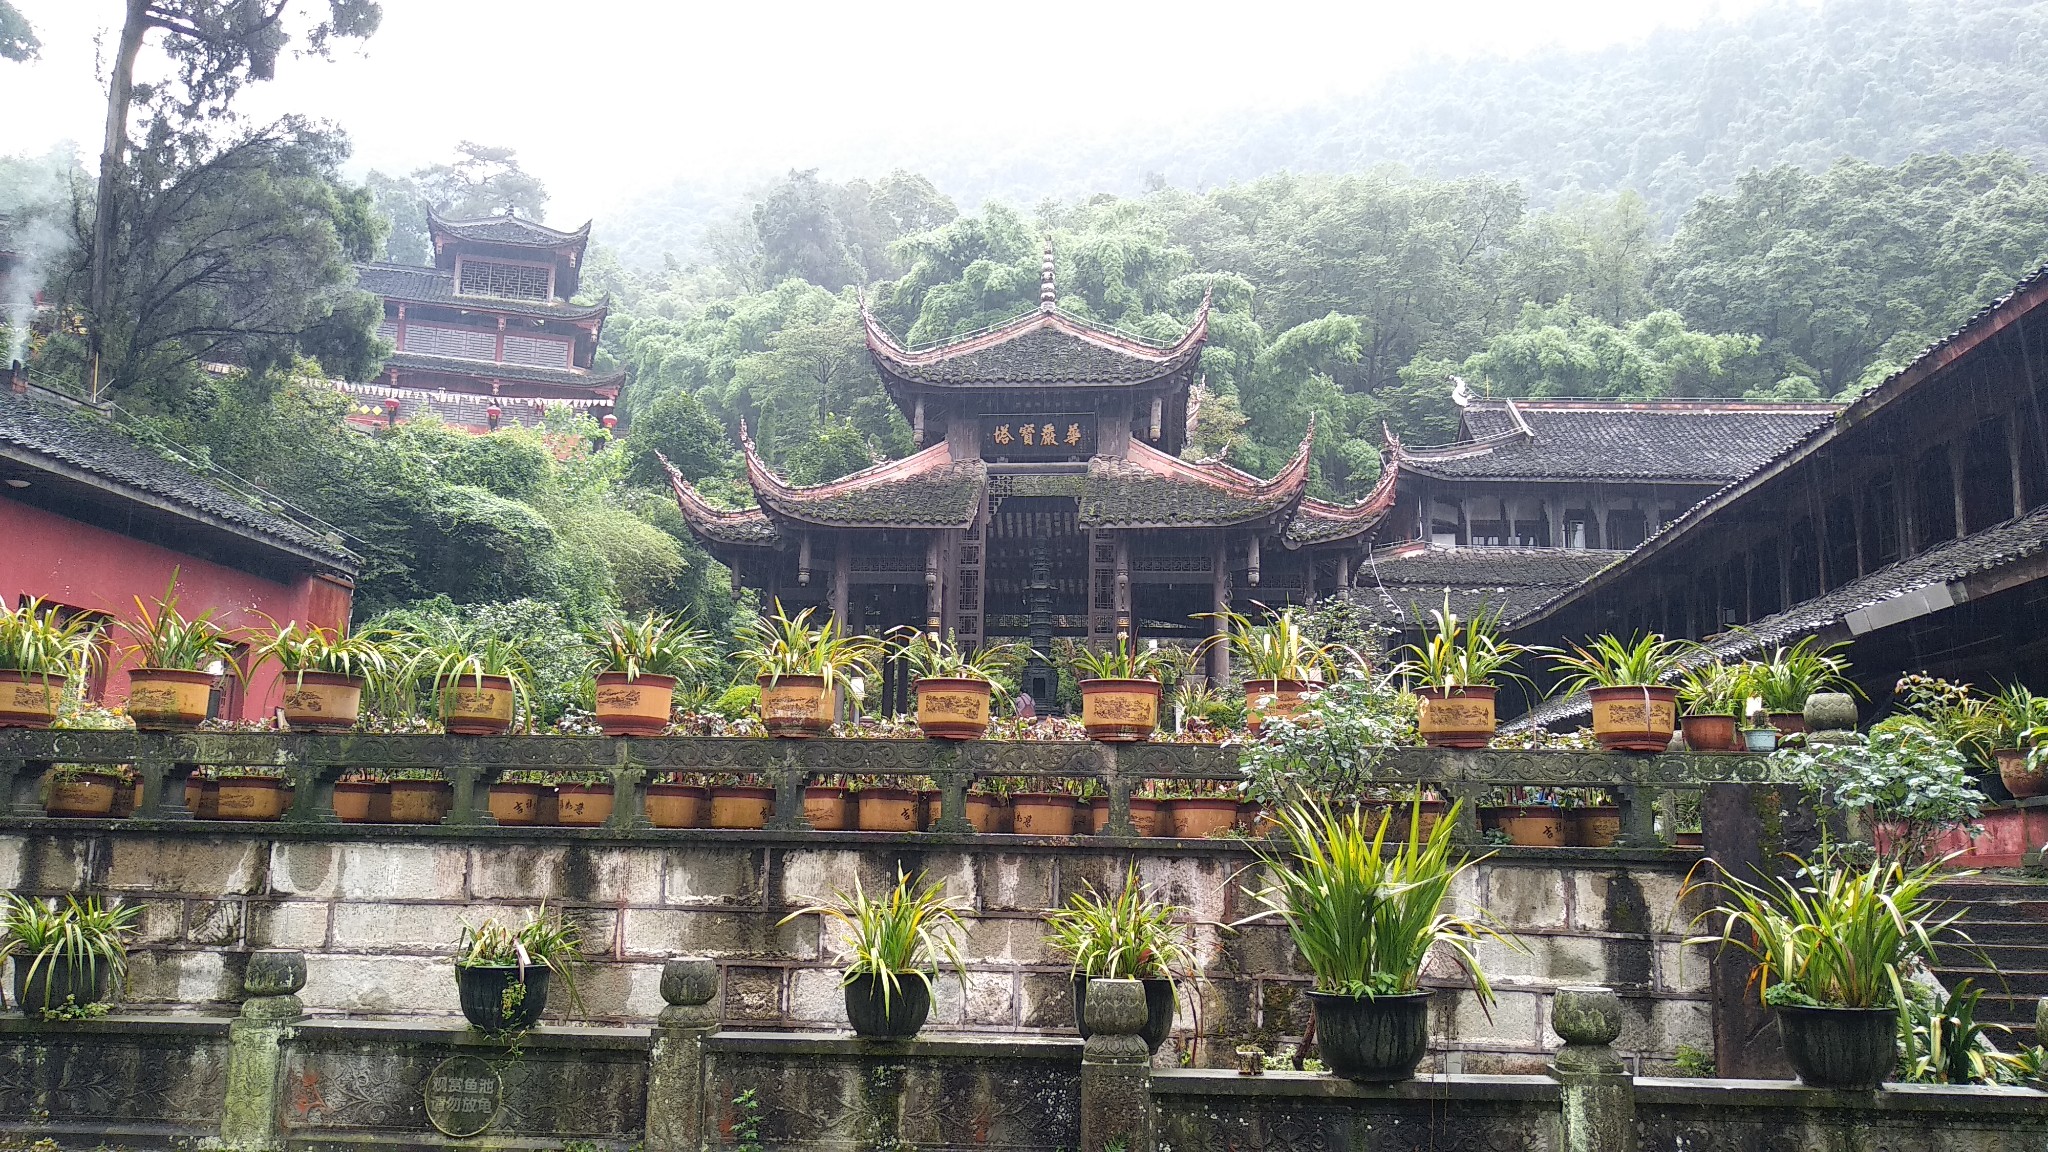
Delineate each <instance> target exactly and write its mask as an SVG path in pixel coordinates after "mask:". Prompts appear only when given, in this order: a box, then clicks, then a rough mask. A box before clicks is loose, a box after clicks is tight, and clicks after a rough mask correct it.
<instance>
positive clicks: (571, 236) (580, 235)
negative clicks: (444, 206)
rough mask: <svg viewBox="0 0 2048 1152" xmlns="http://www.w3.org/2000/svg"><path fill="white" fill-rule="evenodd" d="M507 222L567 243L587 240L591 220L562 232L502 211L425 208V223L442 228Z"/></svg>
mask: <svg viewBox="0 0 2048 1152" xmlns="http://www.w3.org/2000/svg"><path fill="white" fill-rule="evenodd" d="M507 222H510V223H515V224H520V225H524V226H525V227H526V228H528V229H530V230H532V231H534V232H537V233H540V234H542V235H544V236H547V237H551V238H553V239H555V240H556V241H557V242H561V243H569V242H573V241H578V240H588V239H589V238H590V225H591V223H592V221H590V220H585V221H584V222H583V226H582V227H581V228H578V229H576V230H575V231H573V232H564V231H562V230H561V229H560V228H550V227H548V226H547V225H545V224H543V223H541V222H540V221H538V220H528V219H527V218H526V217H524V216H514V215H512V214H510V213H502V214H500V215H496V216H467V217H454V216H443V215H441V214H440V213H439V212H437V211H435V210H434V208H433V207H432V206H431V205H429V206H428V208H427V223H428V224H429V225H436V224H438V225H440V226H441V227H443V228H448V229H453V230H456V231H460V230H461V229H463V228H474V227H478V226H480V225H485V224H504V223H507ZM498 243H515V241H506V240H500V241H498Z"/></svg>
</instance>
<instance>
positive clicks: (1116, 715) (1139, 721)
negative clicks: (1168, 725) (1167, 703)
mask: <svg viewBox="0 0 2048 1152" xmlns="http://www.w3.org/2000/svg"><path fill="white" fill-rule="evenodd" d="M1081 727H1082V728H1083V729H1084V730H1086V731H1087V733H1088V738H1089V739H1090V740H1104V741H1109V742H1113V743H1114V742H1128V741H1137V740H1145V739H1149V738H1150V737H1151V735H1152V730H1153V729H1155V728H1157V727H1159V681H1157V680H1083V681H1081Z"/></svg>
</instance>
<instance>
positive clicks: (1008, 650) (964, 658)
mask: <svg viewBox="0 0 2048 1152" xmlns="http://www.w3.org/2000/svg"><path fill="white" fill-rule="evenodd" d="M891 639H892V640H893V641H894V648H895V654H896V655H897V656H898V657H900V658H901V659H902V660H903V661H904V663H906V664H908V665H909V666H910V674H911V676H912V677H913V687H914V688H915V689H916V692H917V726H918V727H919V728H921V729H923V730H924V734H925V735H927V736H930V737H933V738H934V739H938V740H979V739H981V738H982V737H983V736H984V735H986V734H987V733H988V721H989V717H990V716H991V715H993V706H994V704H995V702H996V701H998V700H1002V699H1007V698H1008V697H1009V694H1010V693H1009V689H1008V688H1007V687H1006V686H1005V685H1004V683H1003V680H1002V677H1003V676H1004V675H1005V674H1007V673H1008V672H1009V671H1010V670H1011V669H1012V668H1014V667H1016V665H1017V664H1019V663H1020V662H1021V661H1022V659H1023V657H1024V654H1025V653H1026V652H1028V651H1029V649H1028V648H1027V647H1026V646H1025V645H1022V644H991V645H989V646H987V647H984V648H977V649H975V650H973V651H972V652H969V651H965V650H963V649H962V648H961V647H960V646H959V645H958V644H957V643H955V642H954V639H953V636H952V634H951V633H948V634H946V635H945V636H943V637H942V636H940V635H939V634H938V633H937V632H927V631H925V630H923V629H920V628H913V627H909V626H905V627H903V628H899V629H897V630H896V631H895V632H894V633H892V634H891Z"/></svg>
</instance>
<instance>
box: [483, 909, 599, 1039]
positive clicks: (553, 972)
mask: <svg viewBox="0 0 2048 1152" xmlns="http://www.w3.org/2000/svg"><path fill="white" fill-rule="evenodd" d="M582 943H583V934H582V932H581V931H580V930H578V929H577V927H576V926H575V925H574V924H570V923H568V922H566V921H564V920H563V919H562V918H561V916H559V915H554V914H550V913H549V912H548V909H547V905H545V904H543V905H541V906H540V908H539V909H538V910H536V911H535V912H533V913H532V914H531V915H529V916H528V917H527V919H526V922H525V923H524V924H521V925H519V926H518V927H516V928H515V927H513V926H511V925H509V924H506V923H505V922H504V921H502V920H500V919H498V918H497V917H495V916H493V917H491V918H489V919H487V920H485V921H484V922H483V923H482V924H478V925H476V926H474V927H471V926H470V925H469V924H468V923H466V922H465V923H464V924H463V926H462V937H461V940H460V941H459V942H458V943H457V945H456V954H455V991H456V993H457V995H458V996H459V997H460V998H461V1001H462V1015H463V1017H464V1018H465V1019H467V1020H468V1021H469V1023H470V1026H471V1027H473V1028H476V1029H478V1030H479V1031H483V1032H520V1031H524V1030H525V1029H528V1028H531V1027H533V1024H534V1022H535V1021H536V1020H539V1019H540V1014H541V1012H542V1011H544V1010H545V1009H546V1008H547V1006H548V991H549V985H550V983H551V980H552V979H559V980H560V981H561V982H562V988H563V990H564V991H566V992H568V994H569V1006H570V1007H571V1008H572V1009H574V1010H575V1011H577V1012H579V1013H580V1012H582V1011H583V1002H582V999H581V998H580V997H579V996H578V995H577V991H576V965H577V964H579V963H581V962H582V954H581V953H580V952H579V951H578V949H580V948H581V947H582Z"/></svg>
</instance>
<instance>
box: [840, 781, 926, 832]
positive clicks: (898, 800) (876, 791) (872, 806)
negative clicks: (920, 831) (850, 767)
mask: <svg viewBox="0 0 2048 1152" xmlns="http://www.w3.org/2000/svg"><path fill="white" fill-rule="evenodd" d="M853 798H854V802H855V806H856V807H858V808H859V809H860V814H859V820H860V830H861V831H863V832H915V831H917V817H918V807H919V805H918V802H917V793H915V792H912V791H911V790H910V789H908V788H863V789H861V790H860V791H858V792H856V793H854V794H853Z"/></svg>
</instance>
